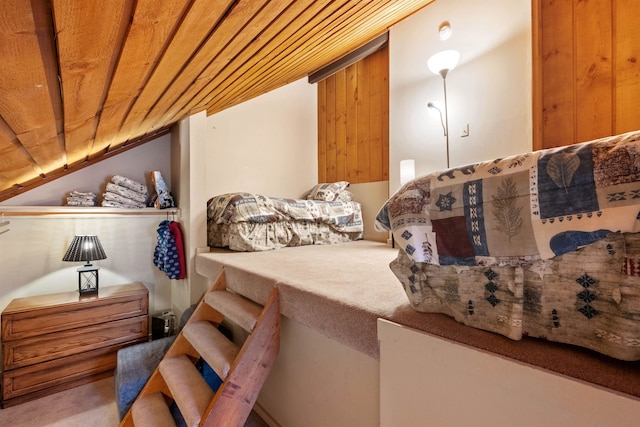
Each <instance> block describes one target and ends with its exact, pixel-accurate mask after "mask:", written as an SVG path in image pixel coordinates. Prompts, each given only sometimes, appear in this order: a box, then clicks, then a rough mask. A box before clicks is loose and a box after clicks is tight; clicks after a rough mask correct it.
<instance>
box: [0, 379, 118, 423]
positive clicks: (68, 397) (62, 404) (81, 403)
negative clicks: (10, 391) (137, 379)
mask: <svg viewBox="0 0 640 427" xmlns="http://www.w3.org/2000/svg"><path fill="white" fill-rule="evenodd" d="M114 390H115V389H114V384H113V377H109V378H105V379H103V380H100V381H96V382H93V383H89V384H85V385H82V386H80V387H76V388H73V389H70V390H65V391H61V392H60V393H56V394H52V395H49V396H45V397H41V398H40V399H36V400H32V401H31V402H26V403H23V404H21V405H16V406H12V407H10V408H6V409H2V410H0V426H11V427H45V426H46V427H76V426H77V427H80V426H83V427H84V426H92V427H114V426H117V425H118V424H119V422H120V420H119V419H118V409H117V408H116V401H115V392H114Z"/></svg>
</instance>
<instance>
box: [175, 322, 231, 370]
mask: <svg viewBox="0 0 640 427" xmlns="http://www.w3.org/2000/svg"><path fill="white" fill-rule="evenodd" d="M182 334H183V335H184V336H185V338H187V340H189V342H190V343H191V345H192V346H193V348H195V349H196V351H197V352H198V353H199V354H200V356H201V357H202V358H203V359H204V360H205V361H206V362H207V363H208V364H209V365H210V366H211V368H212V369H213V370H214V371H215V373H216V374H218V376H219V377H220V378H222V379H223V380H224V379H226V378H227V375H228V374H229V370H230V369H231V365H232V364H233V361H234V360H235V358H236V357H237V356H238V352H239V351H240V349H239V348H238V347H237V346H236V345H235V344H234V343H233V342H231V341H229V339H227V337H225V336H224V335H223V334H222V332H220V331H219V330H218V328H216V327H215V326H213V325H212V324H211V323H209V322H207V321H205V320H200V321H195V322H189V323H188V324H187V325H186V326H185V327H184V329H183V330H182Z"/></svg>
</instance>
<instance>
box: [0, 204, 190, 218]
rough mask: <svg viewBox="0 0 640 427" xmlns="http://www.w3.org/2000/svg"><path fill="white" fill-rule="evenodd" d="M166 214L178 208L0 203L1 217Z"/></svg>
mask: <svg viewBox="0 0 640 427" xmlns="http://www.w3.org/2000/svg"><path fill="white" fill-rule="evenodd" d="M48 215H59V216H64V215H68V216H96V217H102V216H167V217H172V218H174V219H175V218H179V217H180V209H179V208H171V209H156V208H142V209H125V208H110V207H100V206H90V207H80V206H2V205H0V216H1V217H20V216H48Z"/></svg>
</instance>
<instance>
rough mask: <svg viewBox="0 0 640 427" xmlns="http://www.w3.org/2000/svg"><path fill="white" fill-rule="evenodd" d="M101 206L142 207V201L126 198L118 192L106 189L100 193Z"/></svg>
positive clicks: (143, 205)
mask: <svg viewBox="0 0 640 427" xmlns="http://www.w3.org/2000/svg"><path fill="white" fill-rule="evenodd" d="M102 206H107V207H114V208H138V209H139V208H144V207H145V204H144V202H139V201H137V200H133V199H128V198H126V197H124V196H122V195H120V194H116V193H112V192H110V191H107V192H106V193H104V194H103V195H102Z"/></svg>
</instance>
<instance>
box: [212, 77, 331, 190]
mask: <svg viewBox="0 0 640 427" xmlns="http://www.w3.org/2000/svg"><path fill="white" fill-rule="evenodd" d="M316 91H317V88H316V86H315V85H311V84H309V83H307V81H306V79H301V80H298V81H296V82H294V83H291V84H288V85H286V86H284V87H282V88H279V89H276V90H274V91H272V92H269V93H267V94H265V95H262V96H260V97H258V98H255V99H252V100H250V101H247V102H244V103H242V104H240V105H237V106H235V107H231V108H229V109H227V110H224V111H222V112H220V113H217V114H214V115H212V116H210V117H209V119H208V123H207V126H208V131H209V132H210V135H211V137H210V142H209V145H207V147H206V158H207V162H206V183H207V185H206V189H205V191H206V193H207V196H208V197H207V200H208V198H210V197H213V196H215V195H217V194H223V193H229V192H235V191H247V192H253V193H259V194H264V195H266V196H275V197H293V198H296V197H300V196H301V195H302V194H303V193H304V192H305V191H307V190H309V189H310V188H311V187H312V186H313V185H315V184H317V182H318V153H317V139H318V137H317V129H318V125H317V101H316V98H317V93H316Z"/></svg>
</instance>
